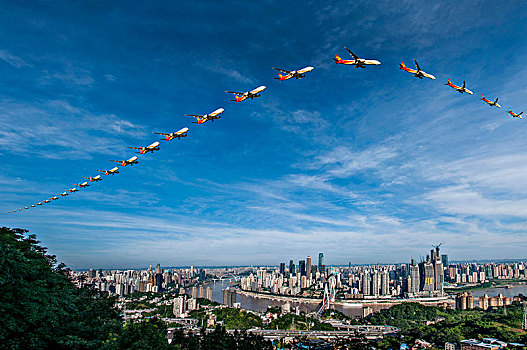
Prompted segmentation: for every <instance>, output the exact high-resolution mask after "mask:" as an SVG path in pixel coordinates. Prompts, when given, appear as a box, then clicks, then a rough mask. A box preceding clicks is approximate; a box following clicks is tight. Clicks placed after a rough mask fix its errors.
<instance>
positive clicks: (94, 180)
mask: <svg viewBox="0 0 527 350" xmlns="http://www.w3.org/2000/svg"><path fill="white" fill-rule="evenodd" d="M83 177H84V178H85V179H88V180H90V182H98V181H102V179H101V175H97V176H94V177H91V176H90V177H85V176H83ZM79 187H80V186H79Z"/></svg>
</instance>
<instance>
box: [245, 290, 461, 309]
mask: <svg viewBox="0 0 527 350" xmlns="http://www.w3.org/2000/svg"><path fill="white" fill-rule="evenodd" d="M236 293H237V294H239V295H243V296H245V297H251V298H257V299H267V300H273V301H280V302H289V303H307V304H320V303H321V302H322V299H315V298H304V297H293V296H286V295H276V294H267V293H258V292H252V291H251V292H249V291H245V290H237V291H236ZM449 300H452V299H451V298H450V297H449V296H447V295H445V296H442V297H422V298H408V299H392V298H383V299H349V300H337V301H334V302H332V303H331V304H334V305H342V306H362V305H371V304H375V305H379V304H381V305H382V304H389V305H395V304H401V303H407V302H414V303H421V304H425V305H430V304H433V305H436V304H437V303H440V302H445V301H446V302H448V301H449Z"/></svg>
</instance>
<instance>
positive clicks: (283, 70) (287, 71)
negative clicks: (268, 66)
mask: <svg viewBox="0 0 527 350" xmlns="http://www.w3.org/2000/svg"><path fill="white" fill-rule="evenodd" d="M273 69H276V70H278V71H280V72H282V73H285V74H289V73H291V71H290V70H285V69H280V68H274V67H273Z"/></svg>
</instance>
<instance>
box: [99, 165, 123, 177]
mask: <svg viewBox="0 0 527 350" xmlns="http://www.w3.org/2000/svg"><path fill="white" fill-rule="evenodd" d="M97 171H99V172H101V173H104V175H114V174H119V168H118V167H115V168H111V169H110V170H97Z"/></svg>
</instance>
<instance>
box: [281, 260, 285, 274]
mask: <svg viewBox="0 0 527 350" xmlns="http://www.w3.org/2000/svg"><path fill="white" fill-rule="evenodd" d="M280 273H281V274H282V276H285V263H280Z"/></svg>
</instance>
